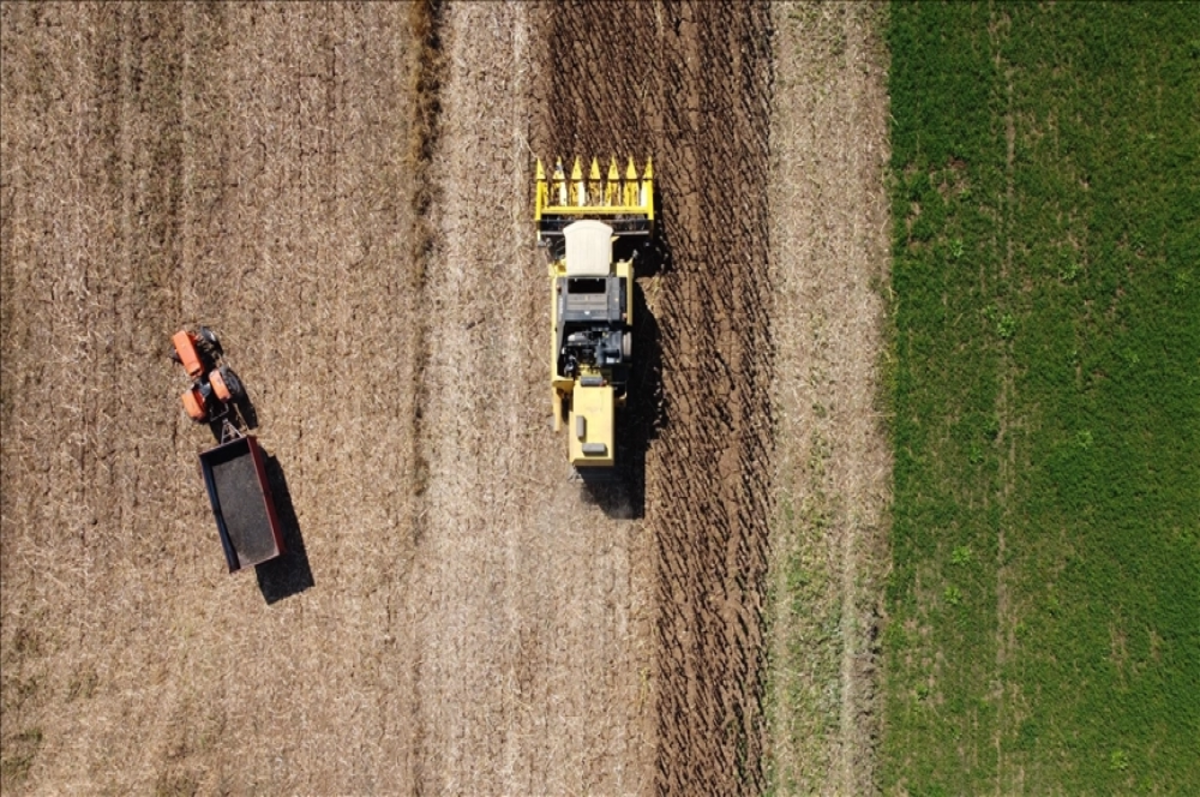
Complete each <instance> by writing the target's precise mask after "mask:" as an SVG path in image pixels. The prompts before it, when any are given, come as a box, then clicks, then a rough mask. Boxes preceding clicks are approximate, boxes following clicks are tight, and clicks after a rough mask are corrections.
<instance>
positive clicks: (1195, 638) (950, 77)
mask: <svg viewBox="0 0 1200 797" xmlns="http://www.w3.org/2000/svg"><path fill="white" fill-rule="evenodd" d="M888 36H889V47H890V50H891V54H892V69H891V73H890V93H891V101H892V115H893V118H894V122H893V128H892V146H893V155H892V157H893V161H892V164H893V172H894V186H893V218H894V221H895V224H896V228H895V236H894V242H895V243H894V251H893V288H894V292H895V306H894V313H893V323H894V325H895V328H894V334H895V347H896V355H897V365H896V367H895V371H894V374H893V375H892V378H893V380H894V384H893V398H892V400H893V402H894V410H895V421H894V425H893V434H894V439H893V443H894V447H895V480H896V482H895V509H894V512H895V514H894V525H893V541H894V545H893V548H894V550H893V555H894V569H893V572H892V576H891V581H890V584H889V588H888V605H889V624H888V628H887V631H886V633H885V640H884V642H885V653H886V657H887V676H886V690H887V703H886V711H887V724H888V731H887V736H886V739H885V743H884V762H883V764H884V775H883V780H884V785H885V787H886V789H887V791H889V792H893V793H903V792H905V791H907V792H909V793H912V794H978V793H983V792H989V793H1002V794H1010V793H1022V792H1023V793H1029V794H1056V793H1058V794H1113V793H1153V794H1165V793H1187V792H1188V791H1189V790H1190V789H1194V788H1196V784H1200V14H1198V13H1197V12H1196V8H1195V7H1194V6H1191V5H1189V4H1186V3H1169V4H1106V5H1099V4H1086V5H1084V4H1068V3H1056V4H1036V5H1035V4H1011V5H1009V4H993V5H966V4H936V5H935V4H921V5H908V4H903V5H895V6H893V8H892V13H891V20H890V23H889V34H888Z"/></svg>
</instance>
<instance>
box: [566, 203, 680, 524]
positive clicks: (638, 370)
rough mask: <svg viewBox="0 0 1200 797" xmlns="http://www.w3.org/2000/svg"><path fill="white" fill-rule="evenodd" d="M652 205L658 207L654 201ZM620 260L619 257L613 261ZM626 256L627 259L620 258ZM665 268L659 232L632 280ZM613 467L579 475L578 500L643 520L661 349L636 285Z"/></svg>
mask: <svg viewBox="0 0 1200 797" xmlns="http://www.w3.org/2000/svg"><path fill="white" fill-rule="evenodd" d="M656 201H658V199H657V197H656ZM618 256H621V255H618ZM624 256H626V257H627V256H628V255H624ZM669 268H670V248H669V246H668V243H667V241H666V239H665V238H664V237H663V236H662V234H661V232H660V233H659V234H658V235H657V236H656V239H655V241H654V243H653V244H652V245H651V246H650V247H647V248H645V249H642V250H640V251H639V253H638V257H637V258H636V260H635V262H634V269H635V273H636V275H637V277H638V278H647V277H654V276H657V275H659V274H662V273H663V272H665V271H667V270H669ZM616 421H617V444H616V459H617V465H616V467H615V468H614V469H613V470H612V471H606V472H605V473H603V474H601V475H600V476H599V477H591V476H588V475H587V472H586V471H582V472H581V476H580V478H581V480H582V482H583V497H584V499H585V500H586V501H587V502H588V503H591V504H594V505H596V506H599V507H600V508H601V509H602V510H604V513H605V514H606V515H608V516H609V517H610V518H618V519H636V518H642V517H645V515H646V453H647V452H648V451H649V449H650V443H651V441H653V440H654V439H655V438H657V437H658V435H659V432H660V431H661V430H662V429H664V428H665V427H666V425H667V401H666V398H665V396H664V395H663V380H662V348H661V340H660V337H659V327H658V320H657V319H656V318H655V317H654V314H653V313H651V312H650V308H649V306H648V305H647V302H646V294H645V291H644V290H643V288H642V285H641V284H639V283H637V282H635V283H634V290H633V365H632V372H631V373H630V376H629V395H628V398H627V399H626V404H625V409H624V410H623V411H619V412H618V413H617V418H616Z"/></svg>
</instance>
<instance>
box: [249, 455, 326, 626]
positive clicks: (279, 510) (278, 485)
mask: <svg viewBox="0 0 1200 797" xmlns="http://www.w3.org/2000/svg"><path fill="white" fill-rule="evenodd" d="M266 471H267V483H268V484H269V485H270V486H271V497H272V499H274V502H275V512H276V514H277V516H278V517H279V528H280V533H281V534H282V535H283V555H282V556H280V557H279V558H278V559H272V560H270V561H269V562H263V563H262V564H260V565H255V566H254V570H255V575H256V576H257V577H258V589H259V591H260V592H262V596H263V599H264V600H266V602H267V603H268V604H272V603H275V602H277V601H281V600H283V599H284V598H288V597H291V596H292V595H297V594H299V593H301V592H304V591H305V590H306V589H308V588H309V587H312V586H313V585H314V583H315V582H314V581H313V574H312V568H311V567H309V564H308V552H307V551H306V550H305V549H304V537H303V536H302V535H301V534H300V522H299V520H297V519H296V509H295V507H294V506H293V505H292V494H291V493H290V492H289V491H288V485H287V478H286V477H285V476H284V475H283V468H282V466H280V464H279V460H278V459H277V458H275V457H274V456H271V455H268V456H267V458H266Z"/></svg>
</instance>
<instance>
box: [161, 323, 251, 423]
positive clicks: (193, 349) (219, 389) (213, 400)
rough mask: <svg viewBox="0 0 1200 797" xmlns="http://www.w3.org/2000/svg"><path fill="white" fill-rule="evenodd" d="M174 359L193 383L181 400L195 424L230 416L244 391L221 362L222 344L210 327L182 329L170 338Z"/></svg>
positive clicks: (226, 366) (231, 372) (172, 357)
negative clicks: (193, 329)
mask: <svg viewBox="0 0 1200 797" xmlns="http://www.w3.org/2000/svg"><path fill="white" fill-rule="evenodd" d="M171 344H172V345H173V346H174V350H173V351H172V352H171V359H173V360H175V362H177V363H179V364H180V365H182V366H183V368H184V370H185V371H187V375H188V377H189V378H190V379H191V380H192V386H191V388H190V389H189V390H188V391H187V392H186V393H184V394H183V395H182V396H181V397H180V399H181V400H182V401H183V408H184V409H185V410H186V411H187V414H188V417H189V418H191V419H192V420H193V421H197V422H199V423H203V422H205V421H209V422H213V421H218V420H220V419H221V418H223V417H225V416H226V415H227V414H228V413H229V408H230V406H231V405H233V404H234V402H237V401H238V400H240V399H242V398H243V397H244V396H245V392H244V391H243V389H242V383H241V382H239V381H238V378H237V376H235V375H234V373H233V370H232V369H230V367H229V366H228V365H225V364H224V363H222V362H221V356H222V351H221V342H220V341H219V340H218V339H217V335H216V333H214V332H213V331H212V330H211V329H209V328H208V327H200V328H199V329H197V330H196V331H195V332H193V331H191V330H188V329H181V330H179V331H178V332H176V333H175V334H174V335H173V336H172V337H171Z"/></svg>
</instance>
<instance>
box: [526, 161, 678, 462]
mask: <svg viewBox="0 0 1200 797" xmlns="http://www.w3.org/2000/svg"><path fill="white" fill-rule="evenodd" d="M534 220H535V221H536V222H537V227H538V244H539V245H540V246H545V247H548V248H549V250H550V328H551V343H550V385H551V388H552V397H553V403H554V430H555V431H558V430H559V429H561V428H562V422H563V421H564V420H565V421H566V422H567V428H568V429H569V430H570V444H569V446H568V450H569V454H570V460H571V465H572V466H573V467H575V468H576V470H577V471H578V472H579V473H580V474H581V475H588V474H593V475H594V474H597V473H600V472H603V470H604V469H606V468H611V467H612V466H613V464H614V463H615V462H616V457H615V452H614V444H615V440H614V425H615V423H614V413H615V411H616V409H617V408H618V407H622V406H624V405H625V398H626V390H627V389H628V384H629V371H630V365H631V363H632V357H633V265H634V259H635V256H636V252H637V246H636V244H638V243H639V242H648V241H649V240H650V236H651V234H652V232H653V228H654V169H653V166H652V165H651V163H650V161H649V160H647V161H646V167H645V169H644V170H643V171H642V173H641V174H640V175H639V174H638V170H637V167H636V166H635V165H634V162H633V158H630V159H629V163H628V165H627V166H626V167H625V171H624V176H622V174H621V171H620V170H619V169H618V168H617V161H616V158H613V159H611V160H610V162H609V166H608V172H607V175H606V176H605V177H603V178H602V177H601V173H600V164H599V162H598V161H596V160H595V159H593V160H592V165H591V169H590V170H589V171H588V175H587V177H586V178H585V177H584V173H583V168H582V166H581V165H580V162H579V159H578V158H576V159H575V163H574V166H573V167H572V168H571V176H570V178H569V179H568V178H567V175H566V172H565V170H564V169H563V163H562V160H561V159H560V160H559V161H557V163H556V164H555V166H554V173H553V174H551V175H550V177H549V178H547V176H546V170H545V168H544V167H543V166H542V162H541V161H540V160H539V161H538V162H537V198H536V200H535V207H534ZM631 244H632V245H631Z"/></svg>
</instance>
